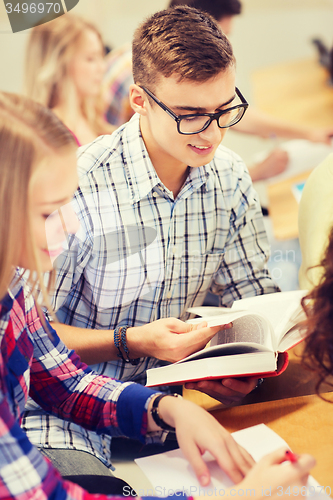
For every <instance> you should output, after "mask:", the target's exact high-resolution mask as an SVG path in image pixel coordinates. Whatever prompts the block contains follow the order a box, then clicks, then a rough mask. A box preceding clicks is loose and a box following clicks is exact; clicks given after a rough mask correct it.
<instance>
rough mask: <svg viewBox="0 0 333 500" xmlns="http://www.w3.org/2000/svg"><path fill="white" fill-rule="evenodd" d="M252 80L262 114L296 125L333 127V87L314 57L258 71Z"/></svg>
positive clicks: (255, 96) (255, 97)
mask: <svg viewBox="0 0 333 500" xmlns="http://www.w3.org/2000/svg"><path fill="white" fill-rule="evenodd" d="M252 81H253V97H254V103H255V105H256V106H257V107H258V108H259V109H261V110H262V111H265V112H266V113H269V114H271V115H273V116H275V117H276V118H281V119H283V120H289V121H290V122H292V123H295V124H297V125H302V126H304V125H307V126H310V127H326V126H327V127H331V126H333V87H330V86H329V85H328V72H327V70H326V69H325V68H323V67H322V66H320V65H319V62H318V61H317V60H316V59H315V58H313V59H305V60H300V61H293V62H288V63H284V64H277V65H274V66H269V67H266V68H263V69H260V70H257V71H255V72H254V73H253V75H252Z"/></svg>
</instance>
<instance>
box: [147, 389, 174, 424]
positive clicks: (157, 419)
mask: <svg viewBox="0 0 333 500" xmlns="http://www.w3.org/2000/svg"><path fill="white" fill-rule="evenodd" d="M166 396H173V397H175V398H181V395H180V394H160V395H159V396H157V397H156V398H155V399H154V401H153V405H152V407H151V410H150V413H151V416H152V417H153V420H154V422H155V424H157V425H158V426H159V427H161V429H163V430H164V431H170V432H176V429H175V428H174V427H172V426H171V425H169V424H167V423H166V422H164V420H163V418H162V417H161V416H160V414H159V411H158V405H159V402H160V401H161V399H163V398H165V397H166Z"/></svg>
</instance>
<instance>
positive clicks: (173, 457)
mask: <svg viewBox="0 0 333 500" xmlns="http://www.w3.org/2000/svg"><path fill="white" fill-rule="evenodd" d="M232 436H233V437H234V439H235V441H237V443H238V444H240V445H241V446H243V448H245V449H246V450H247V451H248V452H249V453H250V454H251V455H252V457H253V458H254V460H255V461H258V460H260V459H261V458H262V457H263V456H264V455H267V454H268V453H271V452H272V451H274V450H276V449H278V448H281V447H282V446H287V443H286V442H285V441H284V440H283V439H282V438H281V437H280V436H279V435H278V434H276V433H275V432H274V431H272V429H270V428H269V427H267V426H266V425H265V424H259V425H255V426H253V427H248V428H247V429H242V430H241V431H237V432H233V433H232ZM203 458H204V460H205V461H206V463H207V466H208V469H209V471H210V474H211V484H210V485H209V486H206V487H203V486H200V483H199V481H198V480H197V478H196V476H195V474H194V471H193V469H192V468H191V466H190V465H189V463H188V461H187V460H186V458H185V457H184V455H183V452H182V451H181V450H180V449H178V450H173V451H167V452H165V453H160V454H158V455H152V456H149V457H145V458H138V459H136V460H135V462H136V463H137V465H138V466H139V467H140V468H141V470H142V471H143V472H144V474H145V475H146V476H147V477H148V479H149V481H150V483H151V484H152V486H153V490H149V492H144V491H140V490H138V491H137V493H138V495H140V496H144V495H149V496H152V495H156V496H166V495H176V496H179V493H178V492H181V493H184V494H187V495H193V496H203V497H208V498H209V497H214V495H216V492H219V493H220V495H221V496H223V495H222V492H223V491H224V490H225V489H226V488H230V487H231V486H233V485H234V483H233V481H231V479H230V478H229V477H228V476H227V474H226V473H225V472H224V471H223V470H221V468H220V467H219V465H218V463H217V462H216V460H215V459H214V457H213V456H212V455H211V454H210V453H208V452H205V454H204V455H203ZM289 491H290V489H289ZM303 491H304V490H303ZM214 492H215V493H214ZM274 493H275V494H276V492H273V491H269V490H265V495H266V496H267V497H269V496H274ZM304 493H305V494H304V495H303V497H304V496H308V497H310V498H311V499H316V500H317V499H318V500H319V499H322V500H325V499H326V500H329V498H330V497H329V495H330V494H331V489H330V487H329V486H327V487H326V488H325V487H324V486H320V485H319V483H318V482H317V481H316V480H315V479H314V478H313V477H312V476H309V479H308V483H307V488H306V490H305V491H304ZM286 494H288V492H286ZM290 494H291V496H290V498H292V496H293V490H292V489H291V493H290ZM243 495H244V498H246V495H248V496H251V498H253V497H254V496H255V491H254V490H246V493H245V491H244V490H243ZM225 496H226V497H227V495H225ZM229 496H230V495H229Z"/></svg>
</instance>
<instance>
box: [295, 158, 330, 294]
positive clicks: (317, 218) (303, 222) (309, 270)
mask: <svg viewBox="0 0 333 500" xmlns="http://www.w3.org/2000/svg"><path fill="white" fill-rule="evenodd" d="M332 185H333V154H331V155H329V156H328V157H327V158H326V159H325V160H324V161H323V162H322V163H321V164H320V165H319V166H318V167H317V168H316V169H315V170H314V171H313V172H312V173H311V175H310V177H309V178H308V180H307V182H306V184H305V187H304V190H303V193H302V198H301V202H300V206H299V219H298V220H299V222H298V225H299V242H300V246H301V252H302V264H301V268H300V272H299V284H300V288H302V289H304V290H311V289H312V288H313V287H314V286H316V285H317V284H318V283H319V281H320V278H321V276H322V273H323V269H324V268H323V267H318V266H319V264H320V262H321V260H322V258H323V253H324V251H325V248H326V247H327V244H328V240H329V234H330V230H331V226H332V224H333V196H332ZM314 266H315V267H314Z"/></svg>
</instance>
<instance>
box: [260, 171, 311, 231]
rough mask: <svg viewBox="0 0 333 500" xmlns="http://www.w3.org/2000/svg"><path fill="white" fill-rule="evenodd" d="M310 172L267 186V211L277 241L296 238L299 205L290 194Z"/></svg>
mask: <svg viewBox="0 0 333 500" xmlns="http://www.w3.org/2000/svg"><path fill="white" fill-rule="evenodd" d="M311 172H312V170H310V171H308V172H303V173H301V174H299V175H296V176H294V177H290V178H289V179H285V180H284V181H281V182H277V183H275V184H269V185H268V186H267V196H268V200H269V204H268V207H269V208H268V209H269V215H270V217H271V219H272V224H273V231H274V236H275V238H276V239H277V240H289V239H293V238H297V237H298V207H299V204H298V202H297V201H296V198H295V196H294V194H293V192H292V186H293V184H295V183H298V182H303V181H305V180H306V179H307V178H308V177H309V175H310V173H311Z"/></svg>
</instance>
